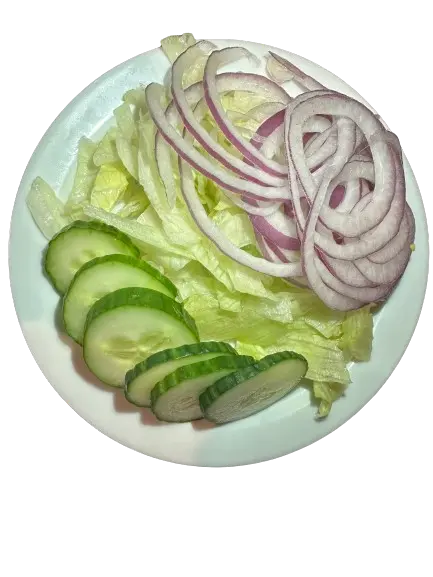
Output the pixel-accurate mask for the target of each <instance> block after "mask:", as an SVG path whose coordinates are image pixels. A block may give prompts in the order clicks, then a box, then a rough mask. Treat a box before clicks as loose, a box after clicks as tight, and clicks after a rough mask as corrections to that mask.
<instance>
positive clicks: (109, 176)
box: [90, 164, 128, 211]
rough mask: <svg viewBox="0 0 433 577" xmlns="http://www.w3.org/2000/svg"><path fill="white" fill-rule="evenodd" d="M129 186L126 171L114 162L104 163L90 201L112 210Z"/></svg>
mask: <svg viewBox="0 0 433 577" xmlns="http://www.w3.org/2000/svg"><path fill="white" fill-rule="evenodd" d="M127 188H128V179H127V177H126V175H125V172H124V171H123V170H121V169H120V168H119V167H117V166H116V165H114V164H104V165H102V166H101V168H100V169H99V171H98V174H97V175H96V179H95V182H94V184H93V188H92V191H91V193H90V203H91V204H93V206H97V207H99V208H103V209H104V210H108V211H111V210H112V209H113V207H114V206H115V204H116V203H117V201H118V200H119V199H120V197H121V196H122V195H123V193H124V192H125V191H126V189H127Z"/></svg>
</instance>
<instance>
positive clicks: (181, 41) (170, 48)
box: [161, 32, 196, 62]
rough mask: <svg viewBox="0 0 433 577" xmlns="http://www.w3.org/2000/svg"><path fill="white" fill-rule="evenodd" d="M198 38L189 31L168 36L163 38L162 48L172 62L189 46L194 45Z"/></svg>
mask: <svg viewBox="0 0 433 577" xmlns="http://www.w3.org/2000/svg"><path fill="white" fill-rule="evenodd" d="M195 43H196V39H195V38H194V36H193V35H192V34H190V33H189V32H185V33H184V34H179V35H177V36H176V35H175V36H167V38H163V39H162V40H161V48H162V50H163V52H164V54H165V55H166V56H167V58H168V59H169V60H170V62H174V61H175V60H176V58H177V57H178V56H180V55H181V54H182V52H185V50H186V49H187V48H189V47H190V46H193V44H195Z"/></svg>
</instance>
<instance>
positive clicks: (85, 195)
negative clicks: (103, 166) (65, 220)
mask: <svg viewBox="0 0 433 577" xmlns="http://www.w3.org/2000/svg"><path fill="white" fill-rule="evenodd" d="M96 148H97V144H96V143H94V142H93V141H92V140H90V139H89V138H85V137H83V138H81V140H80V142H79V143H78V154H77V168H76V170H75V177H74V183H73V185H72V190H71V193H70V195H69V198H68V200H67V202H66V205H65V212H66V214H73V213H79V212H80V211H81V209H82V205H83V203H86V202H88V200H89V197H90V192H91V190H92V188H93V183H94V182H95V178H96V175H97V174H98V167H97V166H96V165H95V163H94V162H93V155H94V154H95V152H96Z"/></svg>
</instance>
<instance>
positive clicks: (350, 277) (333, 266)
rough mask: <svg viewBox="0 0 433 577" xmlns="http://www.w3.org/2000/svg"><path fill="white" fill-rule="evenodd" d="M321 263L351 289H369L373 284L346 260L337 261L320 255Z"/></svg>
mask: <svg viewBox="0 0 433 577" xmlns="http://www.w3.org/2000/svg"><path fill="white" fill-rule="evenodd" d="M321 256H322V261H323V262H324V263H325V264H326V265H327V266H328V269H329V270H330V271H331V272H332V274H333V275H334V276H335V277H337V278H338V279H340V281H342V282H343V283H345V284H347V285H349V286H352V287H371V286H375V285H374V283H372V282H371V281H369V280H368V279H367V278H366V277H365V276H364V275H363V274H362V273H361V271H360V270H359V269H358V268H356V266H355V265H354V264H353V262H350V261H348V260H338V259H336V258H332V257H328V256H325V255H324V254H323V253H322V255H321Z"/></svg>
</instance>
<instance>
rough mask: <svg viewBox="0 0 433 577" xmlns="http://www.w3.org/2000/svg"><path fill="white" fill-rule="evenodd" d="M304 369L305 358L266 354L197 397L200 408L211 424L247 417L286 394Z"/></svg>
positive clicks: (303, 374) (287, 353)
mask: <svg viewBox="0 0 433 577" xmlns="http://www.w3.org/2000/svg"><path fill="white" fill-rule="evenodd" d="M307 369H308V363H307V361H306V359H305V358H304V357H303V356H302V355H298V354H297V353H294V352H289V351H284V352H281V353H274V354H273V355H268V356H267V357H264V358H263V359H261V360H260V361H258V362H257V363H254V364H252V365H250V366H248V367H246V368H243V369H240V370H239V371H236V372H234V373H232V374H231V375H228V376H227V377H224V378H222V379H220V380H218V381H216V382H215V383H214V384H213V385H211V386H210V387H209V388H207V389H206V390H205V391H204V392H203V393H202V394H201V395H200V407H201V409H202V411H203V414H204V416H205V418H206V419H208V420H209V421H213V422H214V423H229V422H230V421H236V420H237V419H243V418H245V417H249V416H250V415H252V414H254V413H257V412H258V411H261V410H262V409H265V408H266V407H269V406H270V405H272V404H273V403H275V402H277V401H279V400H280V399H282V398H283V397H284V396H285V395H287V393H289V392H290V391H291V390H292V389H293V388H294V387H296V385H297V384H298V383H299V381H300V380H301V379H302V377H304V376H305V374H306V372H307Z"/></svg>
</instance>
